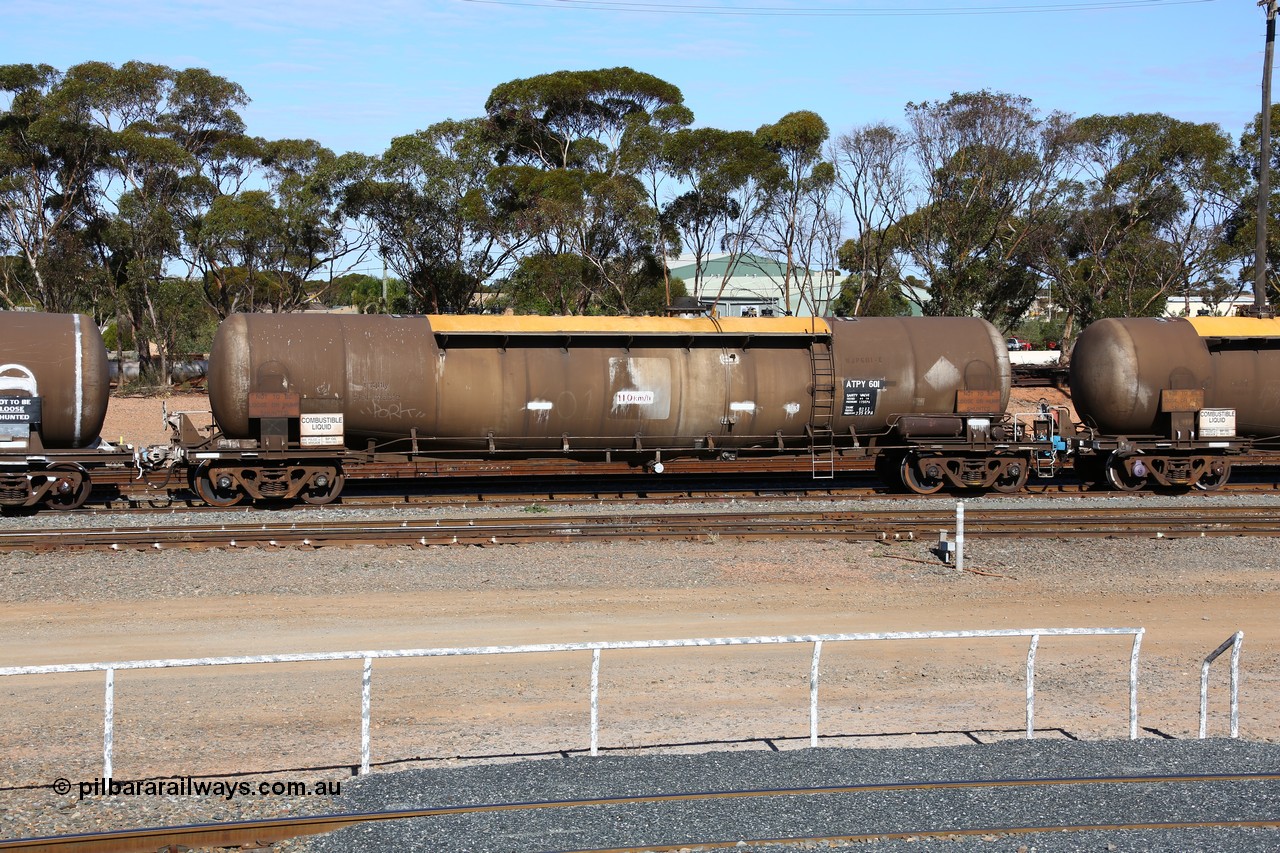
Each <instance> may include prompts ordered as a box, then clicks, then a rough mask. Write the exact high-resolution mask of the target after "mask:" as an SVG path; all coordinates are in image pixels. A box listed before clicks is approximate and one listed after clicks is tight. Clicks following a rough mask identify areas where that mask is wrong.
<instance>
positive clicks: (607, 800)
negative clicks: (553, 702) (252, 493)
mask: <svg viewBox="0 0 1280 853" xmlns="http://www.w3.org/2000/svg"><path fill="white" fill-rule="evenodd" d="M1275 781H1280V774H1276V773H1204V774H1176V775H1167V776H1078V777H1056V778H1055V777H1045V778H1032V779H966V780H957V781H932V782H887V783H867V784H859V785H830V786H821V787H808V788H756V789H747V790H742V791H694V792H686V793H678V794H648V795H635V796H620V797H591V798H582V799H577V800H536V801H526V802H517V803H481V804H475V805H464V806H441V807H436V808H425V809H390V810H386V811H377V812H347V813H339V814H324V815H311V816H307V817H287V818H262V819H258V820H243V821H228V822H225V823H210V824H194V825H189V826H177V827H152V828H146V829H136V830H115V831H108V832H98V833H86V834H79V835H64V836H47V837H43V838H20V839H13V840H9V841H0V851H9V850H18V851H24V853H141V852H142V851H153V850H155V849H157V847H156V845H157V843H159V844H160V845H161V846H164V845H197V846H205V847H208V846H233V845H244V844H259V845H263V844H270V843H275V842H278V841H283V840H285V839H288V838H297V837H299V836H303V835H317V834H321V833H327V832H332V831H334V830H337V829H341V828H344V827H348V826H355V825H357V824H370V823H380V822H383V821H390V820H410V819H423V818H436V817H445V816H455V815H475V814H493V813H498V812H520V811H524V812H534V811H543V810H548V809H566V808H584V807H601V806H604V807H608V806H625V805H652V804H662V803H700V802H715V801H727V800H742V799H763V798H768V797H815V796H824V795H825V796H831V795H837V794H843V795H858V794H877V793H891V792H892V793H899V792H904V791H907V792H910V791H926V792H927V791H945V790H975V789H982V790H1000V789H1016V788H1048V787H1066V786H1077V787H1084V786H1088V787H1096V786H1103V785H1167V784H1191V783H1195V784H1213V783H1218V782H1275ZM1236 826H1248V827H1280V819H1273V820H1261V821H1243V820H1224V821H1172V822H1160V823H1143V824H1089V825H1065V826H1064V825H1053V826H1045V825H1038V826H1015V827H984V828H981V829H943V828H929V829H922V830H919V831H911V832H893V833H869V834H865V835H857V836H821V837H803V838H769V839H754V840H747V841H746V842H745V843H746V844H747V846H757V845H761V844H777V843H779V842H784V841H791V842H801V841H821V840H849V839H864V840H868V841H869V840H874V839H887V838H902V837H907V836H937V835H976V834H988V833H997V834H999V833H1007V834H1025V833H1031V832H1054V831H1087V830H1122V829H1156V828H1161V829H1178V828H1193V827H1236ZM742 843H743V840H741V839H735V840H734V841H729V842H717V841H685V842H683V843H680V844H673V845H667V846H663V845H642V846H639V847H618V848H583V849H580V850H577V851H564V853H621V852H622V851H640V850H679V849H682V848H687V847H689V846H697V847H723V846H734V845H739V846H740V845H741V844H742Z"/></svg>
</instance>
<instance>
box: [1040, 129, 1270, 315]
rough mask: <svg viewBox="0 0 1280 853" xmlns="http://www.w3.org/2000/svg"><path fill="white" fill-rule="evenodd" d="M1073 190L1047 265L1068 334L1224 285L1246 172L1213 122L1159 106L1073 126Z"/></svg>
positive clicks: (1153, 311)
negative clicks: (1228, 245) (1176, 115)
mask: <svg viewBox="0 0 1280 853" xmlns="http://www.w3.org/2000/svg"><path fill="white" fill-rule="evenodd" d="M1071 137H1072V146H1071V158H1072V163H1073V164H1074V166H1075V167H1076V170H1077V171H1076V176H1075V177H1076V180H1075V186H1074V191H1073V193H1072V195H1071V196H1070V197H1069V199H1068V200H1067V201H1068V203H1067V204H1065V205H1064V206H1063V207H1064V210H1063V212H1062V213H1061V214H1060V217H1059V218H1060V225H1061V234H1062V236H1061V238H1060V241H1059V247H1058V251H1056V252H1055V253H1052V254H1050V255H1048V256H1047V259H1046V262H1045V266H1044V269H1045V271H1046V272H1047V273H1048V274H1049V275H1050V276H1051V277H1052V279H1053V286H1054V301H1055V302H1056V303H1058V304H1059V305H1061V306H1063V307H1064V308H1065V309H1066V311H1067V322H1068V328H1067V334H1066V335H1064V337H1066V338H1067V339H1070V338H1071V337H1072V335H1071V332H1072V330H1073V328H1074V327H1075V326H1076V325H1077V324H1078V325H1079V326H1080V327H1081V328H1082V327H1083V326H1084V325H1086V324H1088V323H1090V322H1092V321H1093V320H1095V319H1098V318H1100V317H1113V316H1156V315H1159V314H1161V313H1163V311H1164V308H1165V303H1166V301H1167V300H1168V299H1169V298H1170V297H1171V296H1178V295H1185V294H1190V293H1191V292H1194V291H1197V290H1199V289H1201V288H1212V289H1220V287H1221V284H1222V283H1223V281H1224V279H1225V278H1226V276H1227V274H1228V271H1229V268H1230V266H1231V263H1232V260H1233V259H1232V257H1231V253H1230V252H1226V251H1224V244H1225V241H1226V240H1227V238H1228V237H1229V234H1230V230H1231V225H1232V214H1233V213H1235V212H1236V210H1237V208H1238V204H1239V200H1240V199H1241V198H1242V196H1243V195H1244V190H1245V185H1246V181H1247V176H1246V172H1245V170H1244V169H1243V168H1242V167H1241V165H1240V164H1239V163H1238V162H1237V161H1236V160H1235V159H1234V157H1233V150H1232V145H1231V140H1230V139H1229V138H1228V137H1227V136H1226V134H1224V133H1223V132H1222V130H1221V129H1220V128H1218V126H1217V125H1214V124H1195V123H1191V122H1184V121H1179V120H1177V119H1174V118H1170V117H1169V116H1166V115H1163V114H1159V113H1147V114H1126V115H1121V116H1091V117H1088V118H1083V119H1080V120H1079V121H1077V122H1075V124H1074V125H1073V127H1072V129H1071Z"/></svg>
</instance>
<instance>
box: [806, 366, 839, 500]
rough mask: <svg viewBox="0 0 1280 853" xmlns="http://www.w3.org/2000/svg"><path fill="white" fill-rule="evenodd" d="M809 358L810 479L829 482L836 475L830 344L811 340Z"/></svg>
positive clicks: (833, 368)
mask: <svg viewBox="0 0 1280 853" xmlns="http://www.w3.org/2000/svg"><path fill="white" fill-rule="evenodd" d="M809 359H810V361H811V362H812V365H813V413H812V415H811V416H810V418H809V447H810V455H811V462H812V472H813V479H815V480H831V479H834V478H835V476H836V443H835V432H834V430H832V428H831V424H832V422H833V421H834V418H835V408H836V384H835V363H834V361H833V360H832V357H831V344H830V343H829V342H826V341H814V342H813V345H812V346H811V347H809Z"/></svg>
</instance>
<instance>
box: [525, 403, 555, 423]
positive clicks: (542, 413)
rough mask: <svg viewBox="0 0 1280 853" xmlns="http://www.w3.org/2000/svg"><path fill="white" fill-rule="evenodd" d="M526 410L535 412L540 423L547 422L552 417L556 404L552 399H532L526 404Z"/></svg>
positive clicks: (535, 416)
mask: <svg viewBox="0 0 1280 853" xmlns="http://www.w3.org/2000/svg"><path fill="white" fill-rule="evenodd" d="M524 408H525V411H526V412H533V413H534V418H535V419H536V420H537V422H538V423H546V422H547V421H548V420H550V418H551V410H552V409H553V408H554V405H553V404H552V402H551V401H550V400H530V401H529V402H527V403H525V404H524Z"/></svg>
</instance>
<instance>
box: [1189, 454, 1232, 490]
mask: <svg viewBox="0 0 1280 853" xmlns="http://www.w3.org/2000/svg"><path fill="white" fill-rule="evenodd" d="M1230 479H1231V463H1230V462H1228V461H1226V460H1225V459H1223V460H1221V461H1219V460H1216V459H1215V460H1214V461H1213V463H1212V464H1210V465H1209V470H1207V471H1205V472H1204V473H1203V474H1201V475H1200V479H1199V480H1196V488H1197V489H1199V490H1200V491H1202V492H1216V491H1217V490H1218V489H1221V488H1222V487H1223V486H1225V485H1226V484H1227V480H1230Z"/></svg>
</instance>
